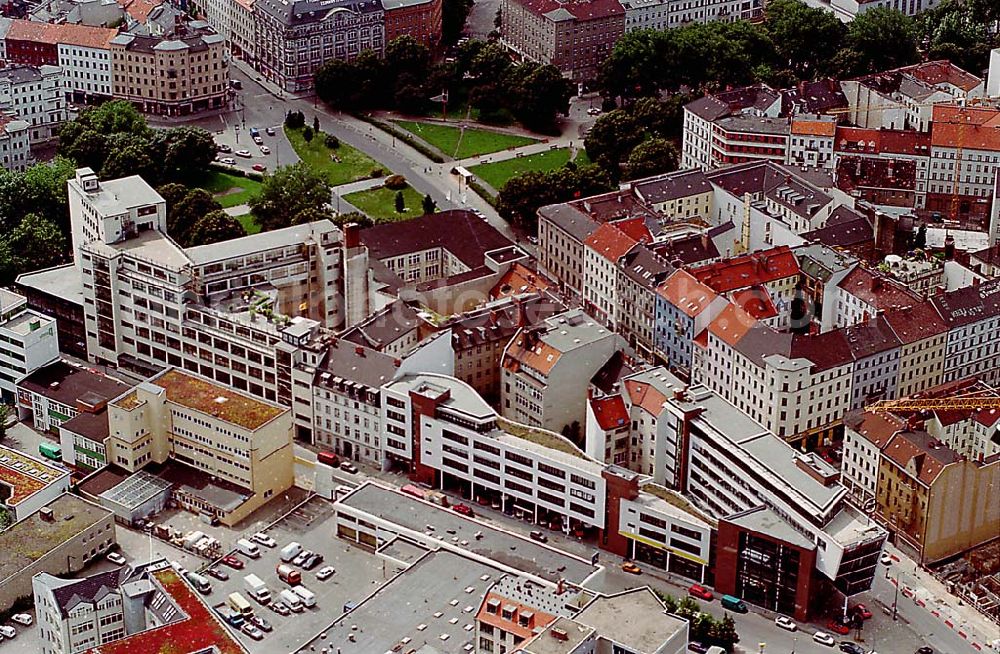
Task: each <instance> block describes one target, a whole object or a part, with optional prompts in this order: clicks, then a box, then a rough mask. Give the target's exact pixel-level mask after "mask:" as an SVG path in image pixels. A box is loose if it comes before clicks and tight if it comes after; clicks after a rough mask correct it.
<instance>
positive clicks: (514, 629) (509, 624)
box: [476, 593, 556, 640]
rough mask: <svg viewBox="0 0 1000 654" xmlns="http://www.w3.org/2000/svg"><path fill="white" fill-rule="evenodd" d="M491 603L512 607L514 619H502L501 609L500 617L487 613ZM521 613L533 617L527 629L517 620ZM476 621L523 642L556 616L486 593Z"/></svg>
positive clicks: (495, 594) (501, 596)
mask: <svg viewBox="0 0 1000 654" xmlns="http://www.w3.org/2000/svg"><path fill="white" fill-rule="evenodd" d="M491 601H492V602H499V604H500V606H501V607H508V606H513V607H514V610H515V614H514V616H513V618H514V619H513V620H505V619H504V618H503V617H502V612H503V611H502V608H501V611H500V613H501V614H500V615H498V614H496V613H490V612H489V611H487V610H486V607H487V605H488V604H489V603H490V602H491ZM522 613H530V614H531V615H532V616H534V617H533V618H532V622H531V623H530V625H529V626H527V627H526V626H523V625H522V624H521V622H520V619H519V618H520V617H521V614H522ZM476 619H477V620H479V621H480V622H483V623H485V624H488V625H490V626H492V627H494V628H496V629H505V630H507V631H509V632H511V633H512V634H514V635H515V636H517V637H518V638H520V639H522V640H523V639H526V638H530V637H531V636H532V635H533V634H534V630H535V629H537V628H540V627H544V626H546V625H548V624H549V623H550V622H552V621H553V620H555V619H556V616H554V615H552V614H551V613H546V612H545V611H539V610H538V609H536V608H535V607H533V606H530V605H528V604H521V603H520V602H518V601H516V600H512V599H510V598H508V597H505V596H503V595H499V594H497V593H486V597H484V598H483V601H482V603H481V604H480V605H479V612H478V613H476Z"/></svg>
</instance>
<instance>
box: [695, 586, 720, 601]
mask: <svg viewBox="0 0 1000 654" xmlns="http://www.w3.org/2000/svg"><path fill="white" fill-rule="evenodd" d="M688 595H692V596H694V597H697V598H698V599H700V600H705V601H706V602H711V601H712V600H713V599H715V595H713V594H712V591H710V590H709V589H707V588H705V587H704V586H702V585H701V584H694V585H692V586H691V587H690V588H688Z"/></svg>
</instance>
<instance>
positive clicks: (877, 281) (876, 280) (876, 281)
mask: <svg viewBox="0 0 1000 654" xmlns="http://www.w3.org/2000/svg"><path fill="white" fill-rule="evenodd" d="M872 290H873V291H880V290H882V278H881V277H879V276H878V275H874V274H873V275H872Z"/></svg>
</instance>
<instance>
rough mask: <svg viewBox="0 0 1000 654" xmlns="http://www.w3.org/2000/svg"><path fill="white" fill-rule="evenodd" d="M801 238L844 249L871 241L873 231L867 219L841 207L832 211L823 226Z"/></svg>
mask: <svg viewBox="0 0 1000 654" xmlns="http://www.w3.org/2000/svg"><path fill="white" fill-rule="evenodd" d="M835 216H836V218H835ZM802 238H804V239H805V240H807V241H815V242H817V243H822V244H823V245H828V246H830V247H845V248H846V247H851V246H856V245H861V244H862V243H868V242H869V241H872V240H873V239H874V238H875V230H874V229H872V224H871V222H870V221H869V220H868V218H867V217H865V216H864V215H862V214H859V213H857V212H856V211H854V210H853V209H850V208H849V207H847V206H846V205H841V206H839V207H837V208H836V209H834V211H833V214H831V215H830V218H829V219H828V220H827V222H826V225H825V226H823V227H820V228H819V229H814V230H813V231H811V232H806V233H804V234H802Z"/></svg>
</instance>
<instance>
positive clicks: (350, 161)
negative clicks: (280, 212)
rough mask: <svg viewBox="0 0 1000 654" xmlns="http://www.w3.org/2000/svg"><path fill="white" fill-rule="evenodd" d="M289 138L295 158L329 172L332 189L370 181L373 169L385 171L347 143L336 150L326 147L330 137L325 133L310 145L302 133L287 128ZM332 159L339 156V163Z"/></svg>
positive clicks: (328, 176) (316, 137)
mask: <svg viewBox="0 0 1000 654" xmlns="http://www.w3.org/2000/svg"><path fill="white" fill-rule="evenodd" d="M285 136H287V137H288V140H289V142H291V144H292V147H293V148H294V149H295V154H297V155H299V159H301V160H302V161H304V162H306V163H307V164H308V165H309V166H310V167H312V168H313V170H318V171H323V172H325V173H326V174H327V179H329V180H330V184H331V185H332V186H340V185H341V184H347V183H349V182H354V181H357V180H359V179H367V178H368V176H369V175H370V173H371V171H372V169H373V168H381V166H380V165H379V164H378V162H376V161H375V160H374V159H372V158H371V157H369V156H368V155H367V154H365V153H364V152H361V151H360V150H357V149H355V148H352V147H351V146H349V145H347V144H346V143H343V142H341V144H340V147H339V148H337V149H336V150H331V149H330V148H328V147H326V143H325V142H324V141H325V137H326V134H324V133H323V132H320V133H319V134H316V135H315V136H313V139H312V141H310V142H309V143H306V140H305V139H304V138H302V130H301V129H288V128H287V127H286V128H285ZM331 155H336V157H337V159H339V161H336V160H334V159H333V157H332V156H331ZM383 170H384V169H383Z"/></svg>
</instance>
